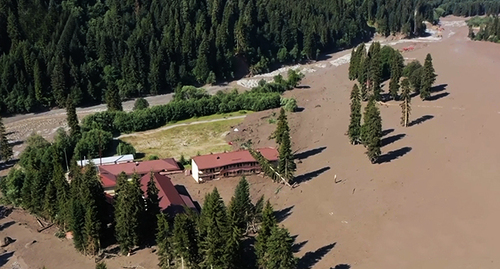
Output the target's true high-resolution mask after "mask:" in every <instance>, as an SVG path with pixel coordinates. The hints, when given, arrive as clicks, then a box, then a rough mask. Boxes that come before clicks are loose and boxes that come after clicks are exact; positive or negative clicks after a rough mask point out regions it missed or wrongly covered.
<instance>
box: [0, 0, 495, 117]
mask: <svg viewBox="0 0 500 269" xmlns="http://www.w3.org/2000/svg"><path fill="white" fill-rule="evenodd" d="M415 11H416V12H415ZM498 13H500V1H499V0H495V1H494V0H483V1H481V0H477V1H467V0H436V1H421V0H418V1H417V0H402V1H396V0H331V1H323V0H290V1H283V0H268V1H264V0H247V1H243V0H238V1H233V0H206V1H196V0H167V1H159V0H125V1H118V0H97V1H96V0H64V1H60V0H0V112H1V113H6V112H7V113H24V112H32V111H39V110H41V109H47V108H51V107H55V106H58V107H64V106H65V105H66V99H67V97H68V96H70V98H71V100H73V102H74V104H75V105H78V106H79V105H91V104H97V103H102V102H103V101H104V96H105V92H106V91H107V90H108V89H112V90H114V91H118V92H119V93H120V96H121V98H124V99H126V98H130V97H135V96H143V95H148V94H159V93H166V92H171V91H173V89H174V88H175V87H177V86H178V85H187V84H198V85H200V84H204V83H213V82H215V81H217V80H229V79H232V78H234V74H235V71H236V70H237V67H238V68H241V66H248V67H249V70H250V72H252V73H260V72H265V71H268V70H269V67H270V66H271V65H272V64H275V63H292V62H299V61H303V60H312V59H316V57H317V56H318V54H319V53H321V52H326V51H331V50H335V49H340V48H345V47H349V46H353V45H355V44H357V43H359V42H360V41H361V40H363V39H366V38H369V37H370V36H371V35H372V33H373V31H372V29H374V28H373V27H375V28H376V29H377V31H378V32H380V33H382V34H385V35H388V34H390V33H395V32H402V33H404V34H406V35H419V34H421V33H422V32H423V31H424V30H425V29H424V26H423V24H421V23H420V22H421V21H423V20H428V21H437V19H438V18H439V17H440V16H443V15H447V14H455V15H464V16H471V15H482V14H498ZM415 22H418V23H417V24H416V25H415Z"/></svg>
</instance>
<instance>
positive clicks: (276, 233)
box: [265, 226, 297, 269]
mask: <svg viewBox="0 0 500 269" xmlns="http://www.w3.org/2000/svg"><path fill="white" fill-rule="evenodd" d="M292 246H293V238H292V237H291V236H290V234H289V233H288V230H287V229H285V228H279V227H277V226H275V227H273V229H272V230H271V235H270V236H269V238H268V240H267V245H266V248H267V253H266V261H265V268H266V269H295V268H297V258H295V257H294V256H293V250H292Z"/></svg>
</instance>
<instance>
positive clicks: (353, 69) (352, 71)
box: [349, 49, 359, 80]
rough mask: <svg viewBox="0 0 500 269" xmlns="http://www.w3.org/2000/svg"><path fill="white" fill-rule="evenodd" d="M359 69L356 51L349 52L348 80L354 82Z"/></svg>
mask: <svg viewBox="0 0 500 269" xmlns="http://www.w3.org/2000/svg"><path fill="white" fill-rule="evenodd" d="M358 68H359V59H358V57H357V53H356V49H352V51H351V60H350V62H349V80H355V79H356V74H357V72H358Z"/></svg>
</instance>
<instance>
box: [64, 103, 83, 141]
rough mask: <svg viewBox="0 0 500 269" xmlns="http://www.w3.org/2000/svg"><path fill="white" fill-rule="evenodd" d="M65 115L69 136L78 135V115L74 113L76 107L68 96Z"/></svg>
mask: <svg viewBox="0 0 500 269" xmlns="http://www.w3.org/2000/svg"><path fill="white" fill-rule="evenodd" d="M66 116H67V121H68V126H69V128H70V136H71V137H72V138H77V137H80V135H81V132H80V125H79V124H78V116H77V115H76V108H75V105H74V104H73V101H72V100H71V99H70V98H69V97H68V99H67V101H66Z"/></svg>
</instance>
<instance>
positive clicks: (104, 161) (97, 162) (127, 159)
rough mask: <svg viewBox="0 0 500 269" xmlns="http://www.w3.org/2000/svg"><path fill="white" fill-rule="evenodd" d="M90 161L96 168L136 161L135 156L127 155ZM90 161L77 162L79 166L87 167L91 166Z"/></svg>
mask: <svg viewBox="0 0 500 269" xmlns="http://www.w3.org/2000/svg"><path fill="white" fill-rule="evenodd" d="M90 161H92V163H93V164H94V165H96V166H101V165H110V164H119V163H129V162H133V161H134V155H132V154H127V155H120V156H111V157H104V158H96V159H92V160H90ZM90 161H89V160H79V161H78V162H77V164H78V165H79V166H86V165H87V164H89V162H90Z"/></svg>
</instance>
